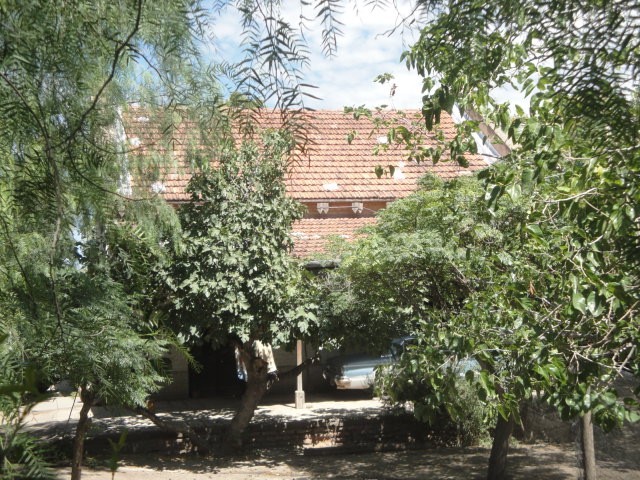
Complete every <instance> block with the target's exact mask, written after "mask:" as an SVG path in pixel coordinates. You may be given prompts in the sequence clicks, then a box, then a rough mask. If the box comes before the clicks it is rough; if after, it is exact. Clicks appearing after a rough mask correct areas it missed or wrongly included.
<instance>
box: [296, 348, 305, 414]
mask: <svg viewBox="0 0 640 480" xmlns="http://www.w3.org/2000/svg"><path fill="white" fill-rule="evenodd" d="M296 362H297V364H298V365H300V364H301V363H302V340H298V341H297V343H296ZM296 408H304V390H303V389H302V372H300V373H299V374H298V378H297V385H296Z"/></svg>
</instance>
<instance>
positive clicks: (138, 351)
mask: <svg viewBox="0 0 640 480" xmlns="http://www.w3.org/2000/svg"><path fill="white" fill-rule="evenodd" d="M197 7H198V3H197V2H190V1H185V2H143V1H133V2H103V1H90V2H89V1H86V2H83V1H80V2H73V4H72V5H67V4H61V3H59V2H48V1H37V0H35V1H29V2H13V1H9V2H3V3H2V5H0V22H1V23H2V25H3V28H2V32H0V237H1V238H2V241H0V272H1V273H0V291H2V295H1V296H0V309H1V310H2V313H3V328H4V327H6V328H7V331H9V332H12V335H14V336H15V339H14V341H13V342H12V345H19V346H20V348H11V349H9V350H7V355H10V356H11V355H15V356H16V357H15V358H13V361H7V362H6V363H3V378H5V373H6V374H7V376H6V378H12V377H14V376H15V378H16V379H17V381H18V382H20V379H22V378H25V376H27V373H29V372H30V373H29V375H32V376H33V377H34V378H35V379H37V383H38V386H39V387H40V388H43V387H44V388H46V387H48V386H49V385H50V384H51V383H53V382H55V381H57V380H59V379H63V378H64V379H68V380H70V381H71V383H72V385H73V387H75V388H77V389H78V390H79V392H80V396H81V398H82V400H83V408H82V412H81V418H80V422H79V424H78V428H77V431H76V443H75V446H74V459H73V468H72V478H80V475H81V463H82V446H83V439H84V435H85V433H86V429H87V427H88V415H87V414H88V411H89V409H90V408H91V406H92V405H93V403H94V401H96V400H97V399H101V400H103V401H105V402H106V403H108V404H114V403H115V404H125V405H131V404H134V405H141V404H144V402H145V398H146V396H147V395H148V394H149V393H151V392H153V391H154V390H156V389H157V388H158V386H159V381H160V380H162V379H163V377H162V375H161V373H160V372H161V370H160V369H159V368H157V367H158V366H157V365H156V363H158V362H159V361H160V359H161V355H162V353H163V352H164V350H165V344H166V341H165V340H164V338H163V337H162V336H158V335H157V331H156V330H157V329H156V328H155V325H153V323H151V322H149V321H148V320H149V316H148V315H147V313H148V312H145V308H144V303H145V301H144V300H145V299H144V296H145V293H146V292H145V290H144V288H140V290H138V291H133V289H132V288H131V283H129V282H128V281H129V280H131V279H132V278H133V279H136V280H140V279H142V278H145V275H148V271H149V270H150V267H151V263H153V262H155V261H161V258H162V252H161V250H162V249H161V248H160V247H159V246H158V244H157V240H158V239H162V237H163V236H164V235H165V233H168V232H169V230H170V229H169V228H165V226H167V225H163V224H162V223H161V222H156V221H151V220H150V219H151V218H156V219H157V218H160V217H162V216H163V215H162V214H161V213H159V212H162V211H163V209H164V211H165V213H166V211H167V210H166V209H167V207H166V206H160V204H156V203H155V202H153V201H149V200H148V199H134V198H131V197H129V196H127V195H126V189H125V188H124V181H123V180H124V178H125V175H124V170H125V169H126V167H127V159H128V157H127V156H126V151H124V146H123V145H122V144H120V143H119V138H118V135H117V126H118V121H119V120H118V107H119V106H121V105H122V104H123V103H124V102H125V99H131V98H130V97H127V95H131V94H132V92H133V91H136V92H140V89H138V88H134V87H132V85H131V83H129V82H130V81H131V79H132V78H134V75H136V74H139V73H140V72H141V70H142V69H144V67H145V66H148V67H149V69H150V70H151V71H153V72H154V74H155V75H156V81H155V84H156V86H157V85H164V86H165V88H164V89H160V93H161V94H165V93H169V94H170V93H171V92H175V91H177V90H180V89H179V88H178V87H179V86H183V84H181V83H180V82H177V81H175V82H174V85H173V86H172V89H171V90H170V89H168V88H166V86H167V85H168V82H166V80H167V77H166V76H168V75H169V73H170V72H172V71H173V72H175V71H177V70H178V69H180V68H182V69H185V68H186V67H185V62H184V61H183V59H184V58H185V57H187V56H188V55H187V54H188V53H189V52H195V49H194V48H193V43H192V40H193V38H192V29H193V27H194V25H195V24H196V23H197V22H198V19H199V18H200V15H199V14H198V8H197ZM160 18H161V19H162V20H163V21H162V22H160V21H158V20H159V19H160ZM174 80H175V77H174ZM114 130H116V131H114ZM129 159H130V158H129ZM131 160H132V159H131ZM136 200H140V201H139V202H136ZM142 204H144V207H147V208H144V207H143V205H142ZM138 207H140V208H138ZM149 210H150V211H151V212H152V213H151V214H149ZM165 216H166V214H165ZM150 225H151V226H152V227H153V228H147V227H149V226H150ZM145 271H146V274H145V273H144V272H145ZM138 286H140V285H138ZM7 365H12V366H13V367H14V368H13V370H9V367H7ZM5 369H6V370H5ZM16 369H17V370H16ZM26 393H29V392H26ZM22 402H26V403H27V404H28V403H29V398H28V397H27V396H25V395H21V396H20V395H19V396H18V397H17V400H15V401H14V402H13V403H11V404H10V405H9V407H10V408H14V409H19V408H21V403H22ZM14 413H15V412H14ZM6 465H7V464H6V463H3V465H2V468H3V471H2V474H3V477H4V476H5V474H6V475H13V473H11V472H9V471H5V466H6ZM17 475H20V473H17Z"/></svg>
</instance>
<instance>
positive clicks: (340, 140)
mask: <svg viewBox="0 0 640 480" xmlns="http://www.w3.org/2000/svg"><path fill="white" fill-rule="evenodd" d="M405 114H406V117H407V118H404V119H400V120H398V123H399V124H406V125H408V124H409V123H410V122H411V121H416V120H417V119H419V112H417V111H407V112H405ZM383 115H386V116H389V117H391V116H392V115H395V114H394V113H392V112H385V113H383ZM308 117H309V119H310V122H311V128H309V129H308V141H309V143H308V145H307V151H306V152H305V153H304V154H302V155H300V157H299V158H298V159H297V161H296V162H292V164H291V167H290V169H289V172H288V175H287V178H286V184H287V191H288V192H289V194H290V195H291V196H292V197H294V198H296V199H297V200H300V201H310V200H340V199H342V200H357V199H369V200H373V199H379V200H389V201H391V200H394V199H397V198H402V197H405V196H407V195H408V194H410V193H411V192H413V191H414V190H415V189H416V182H417V180H418V179H419V178H420V177H421V176H423V175H424V174H425V173H427V172H431V173H435V174H437V175H439V176H440V177H442V178H453V177H456V176H458V175H461V174H463V173H464V172H468V171H477V170H480V169H482V168H484V167H486V166H487V164H486V162H485V161H484V160H483V159H482V157H480V156H478V155H470V156H469V162H470V168H469V169H465V168H463V167H460V166H458V165H456V164H453V163H451V162H440V163H438V164H436V165H433V164H432V163H431V162H422V163H420V164H417V163H415V162H412V161H408V160H407V157H408V152H407V151H406V150H405V149H404V148H403V147H402V146H399V145H395V144H394V145H389V146H388V147H389V148H388V149H386V150H385V149H383V147H384V146H385V144H384V143H383V142H386V131H384V130H379V131H377V132H376V131H374V130H375V127H374V124H373V122H372V121H371V120H370V119H368V118H366V117H361V118H360V119H359V120H355V119H354V118H353V115H350V114H345V113H343V112H341V111H329V110H320V111H314V112H308ZM258 118H259V122H260V125H264V126H268V127H274V126H278V124H279V121H280V115H279V113H278V112H273V111H262V112H260V114H259V117H258ZM391 118H393V117H391ZM164 123H165V124H166V123H170V122H167V121H166V120H165V121H164ZM191 127H192V125H191V124H184V123H182V124H176V125H174V128H173V129H171V133H170V134H167V135H166V137H168V138H165V145H168V148H169V149H171V150H172V151H173V155H172V156H173V158H174V159H175V160H174V164H173V165H171V166H169V167H162V168H160V169H159V170H158V171H159V172H160V176H159V179H158V183H157V185H156V188H157V189H158V191H160V192H161V194H162V196H163V197H164V198H165V199H166V200H168V201H172V202H176V201H178V202H179V201H186V200H188V196H187V195H186V194H185V192H184V190H185V186H186V185H187V183H188V181H189V178H190V176H191V175H190V172H189V168H187V167H186V152H187V150H188V149H189V148H190V147H194V148H196V149H197V148H198V145H194V140H193V139H190V138H189V136H190V132H191V131H194V130H192V128H191ZM440 127H441V129H442V131H443V133H444V135H445V137H449V138H450V137H452V136H453V135H454V128H455V127H454V124H453V121H452V120H451V117H450V116H449V115H448V114H446V112H443V113H442V117H441V124H440ZM125 131H126V137H127V141H128V144H129V147H130V148H132V149H134V151H136V152H137V153H141V154H145V155H148V154H150V153H152V152H154V151H162V150H163V148H161V147H160V145H161V143H162V142H161V139H162V137H163V131H164V132H166V131H168V129H167V127H166V126H165V125H160V124H159V123H158V122H155V123H154V122H152V121H150V120H149V118H148V117H147V116H146V115H145V114H144V113H142V112H140V111H137V110H136V109H135V108H132V109H130V110H129V112H127V114H126V115H125ZM372 131H373V133H372ZM349 135H354V137H353V140H352V142H351V143H349V142H348V141H347V136H349ZM195 143H197V140H196V141H195ZM425 145H426V146H430V145H431V146H433V145H435V140H433V139H432V138H431V139H430V138H428V137H426V136H425ZM376 148H378V149H379V154H378V155H376V154H375V153H374V150H375V149H376ZM389 165H392V166H393V167H395V174H394V176H393V177H390V176H389V175H386V176H383V177H382V178H378V177H377V176H376V174H375V169H376V167H377V166H382V167H385V168H386V167H388V166H389ZM150 168H151V167H150Z"/></svg>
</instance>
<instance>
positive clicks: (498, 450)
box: [487, 415, 515, 480]
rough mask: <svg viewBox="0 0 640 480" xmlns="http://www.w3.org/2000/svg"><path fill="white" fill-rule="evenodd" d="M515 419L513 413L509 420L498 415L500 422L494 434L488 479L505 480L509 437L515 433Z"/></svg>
mask: <svg viewBox="0 0 640 480" xmlns="http://www.w3.org/2000/svg"><path fill="white" fill-rule="evenodd" d="M514 425H515V420H514V418H513V415H511V416H510V417H509V419H508V420H505V419H504V418H502V415H498V424H497V425H496V431H495V433H494V435H493V445H492V446H491V456H490V457H489V472H488V473H487V479H488V480H503V479H504V478H506V473H507V453H509V439H510V438H511V433H513V427H514Z"/></svg>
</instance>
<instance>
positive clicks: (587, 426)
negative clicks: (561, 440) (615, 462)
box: [580, 410, 598, 480]
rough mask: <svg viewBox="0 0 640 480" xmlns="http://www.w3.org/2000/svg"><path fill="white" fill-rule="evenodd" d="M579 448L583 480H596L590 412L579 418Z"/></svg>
mask: <svg viewBox="0 0 640 480" xmlns="http://www.w3.org/2000/svg"><path fill="white" fill-rule="evenodd" d="M581 423H582V425H581V427H582V428H581V429H580V430H581V431H580V433H581V435H580V437H581V438H580V446H581V450H582V468H583V472H584V473H583V475H584V476H583V478H584V480H596V478H597V477H598V475H597V473H596V451H595V442H594V440H593V423H592V421H591V410H589V411H588V412H587V413H585V414H584V415H583V416H582V418H581Z"/></svg>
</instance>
